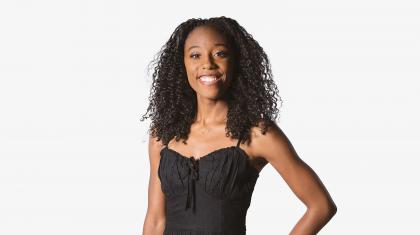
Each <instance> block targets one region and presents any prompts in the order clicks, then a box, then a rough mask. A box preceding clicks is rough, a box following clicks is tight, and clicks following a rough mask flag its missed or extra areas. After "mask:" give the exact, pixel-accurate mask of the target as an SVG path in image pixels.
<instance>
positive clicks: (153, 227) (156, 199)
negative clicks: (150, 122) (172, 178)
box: [143, 137, 166, 235]
mask: <svg viewBox="0 0 420 235" xmlns="http://www.w3.org/2000/svg"><path fill="white" fill-rule="evenodd" d="M161 148H162V145H161V143H160V142H158V141H156V139H155V138H152V137H149V161H150V176H149V189H148V205H147V213H146V217H145V220H144V225H143V235H159V234H163V231H164V229H165V218H166V217H165V197H164V194H163V192H162V189H161V186H160V180H159V177H158V173H157V171H158V167H159V161H160V154H159V153H160V150H161Z"/></svg>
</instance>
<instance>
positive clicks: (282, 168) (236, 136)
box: [142, 16, 336, 235]
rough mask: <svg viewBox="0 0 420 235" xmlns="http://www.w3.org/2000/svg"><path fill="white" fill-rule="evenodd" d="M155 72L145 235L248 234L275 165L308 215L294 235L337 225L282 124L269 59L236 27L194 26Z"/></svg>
mask: <svg viewBox="0 0 420 235" xmlns="http://www.w3.org/2000/svg"><path fill="white" fill-rule="evenodd" d="M154 62H155V64H154V65H155V67H154V73H153V83H152V89H151V93H150V98H149V100H150V104H149V107H148V109H147V112H146V114H145V115H144V116H143V117H142V120H144V119H145V118H151V119H152V123H151V126H150V129H149V131H150V139H149V161H150V178H149V191H148V209H147V214H146V217H145V221H144V226H143V234H144V235H158V234H159V235H162V234H164V235H169V234H171V235H187V234H188V235H198V234H201V235H203V234H214V235H215V234H229V235H243V234H246V225H245V221H246V214H247V210H248V208H249V206H250V204H251V197H252V194H253V190H254V186H255V184H256V182H257V180H258V178H259V176H260V173H261V171H262V169H263V168H264V167H265V166H266V165H267V164H268V163H270V165H271V166H273V167H274V168H275V169H276V170H277V172H278V173H279V175H280V176H281V177H282V178H283V179H284V180H285V181H286V182H287V184H288V185H289V186H290V188H291V189H292V191H293V192H294V193H295V194H296V196H297V197H298V198H299V199H300V200H301V201H302V202H303V203H304V204H305V205H306V206H307V211H306V213H305V214H304V215H303V216H302V218H301V219H300V220H299V221H298V223H297V224H296V226H295V227H294V228H293V229H292V231H291V233H290V234H316V233H317V232H318V231H319V230H320V229H321V228H322V227H323V226H324V225H325V224H326V223H327V222H328V221H329V220H330V219H331V218H332V216H333V215H334V214H335V212H336V206H335V204H334V202H333V200H332V199H331V197H330V195H329V193H328V192H327V190H326V188H325V187H324V186H323V184H322V182H321V181H320V179H319V178H318V177H317V175H316V174H315V172H314V171H313V170H312V169H311V168H310V167H309V166H308V165H307V164H305V163H304V162H303V161H302V160H301V159H300V158H299V156H298V155H297V154H296V152H295V151H294V148H293V146H292V144H291V143H290V141H289V140H288V138H287V137H286V135H285V134H284V133H283V131H282V130H281V129H280V127H279V126H278V125H277V123H276V119H277V114H278V109H277V102H278V101H281V99H280V97H279V95H278V89H277V86H276V84H275V83H274V80H273V78H272V74H271V69H270V63H269V60H268V57H267V55H266V54H265V52H264V51H263V49H262V47H260V46H259V44H258V42H257V41H255V40H254V39H253V37H252V36H251V35H250V34H249V33H248V32H246V30H245V29H244V28H243V27H242V26H240V25H239V24H238V22H236V21H235V20H233V19H230V18H227V17H223V16H222V17H215V18H210V19H189V20H187V21H186V22H183V23H182V24H180V25H179V26H178V27H177V28H176V29H175V31H174V32H173V33H172V35H171V37H170V39H169V40H168V41H167V42H166V44H165V46H164V47H163V48H162V50H161V52H160V54H159V56H158V57H157V58H156V60H155V61H154ZM149 112H150V113H149ZM147 113H149V115H147ZM187 140H188V142H187ZM273 234H277V233H276V232H275V231H274V232H273Z"/></svg>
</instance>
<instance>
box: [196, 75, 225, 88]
mask: <svg viewBox="0 0 420 235" xmlns="http://www.w3.org/2000/svg"><path fill="white" fill-rule="evenodd" d="M221 78H222V76H219V77H216V76H201V77H199V78H198V80H199V81H200V83H201V84H203V85H207V86H208V85H213V84H216V83H217V82H218V81H219V80H220V79H221Z"/></svg>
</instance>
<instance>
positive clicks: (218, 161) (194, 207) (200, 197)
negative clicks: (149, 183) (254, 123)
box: [158, 141, 259, 235]
mask: <svg viewBox="0 0 420 235" xmlns="http://www.w3.org/2000/svg"><path fill="white" fill-rule="evenodd" d="M160 155H161V158H160V163H159V168H158V176H159V179H160V181H161V187H162V191H163V193H164V194H165V199H166V226H165V232H164V235H198V234H201V235H204V234H214V235H216V234H217V235H219V234H223V235H242V234H246V226H245V219H246V213H247V210H248V208H249V205H250V202H251V197H252V193H253V190H254V186H255V184H256V181H257V179H258V177H259V172H258V170H257V169H256V168H255V167H254V166H253V165H252V164H251V161H250V158H249V156H248V155H247V154H246V152H245V151H244V150H243V149H242V148H240V146H239V141H238V144H237V145H236V146H230V147H225V148H220V149H217V150H215V151H213V152H211V153H208V154H206V155H204V156H202V157H201V158H199V159H195V158H194V157H193V156H191V157H186V156H183V155H182V154H180V153H178V152H177V151H175V150H173V149H170V148H168V147H167V146H165V147H164V148H163V149H162V150H161V152H160Z"/></svg>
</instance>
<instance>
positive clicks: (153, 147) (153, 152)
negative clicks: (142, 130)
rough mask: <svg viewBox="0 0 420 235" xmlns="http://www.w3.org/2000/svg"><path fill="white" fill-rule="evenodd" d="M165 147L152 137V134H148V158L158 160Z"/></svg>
mask: <svg viewBox="0 0 420 235" xmlns="http://www.w3.org/2000/svg"><path fill="white" fill-rule="evenodd" d="M164 147H165V145H164V144H163V143H162V140H161V139H159V140H158V137H157V136H155V135H154V133H153V132H151V133H150V134H149V156H150V158H160V157H159V156H160V151H161V150H162V149H163V148H164Z"/></svg>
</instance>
